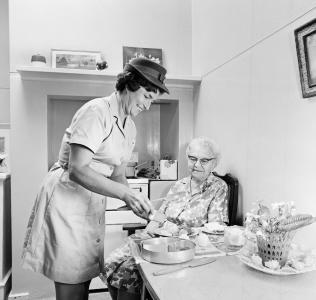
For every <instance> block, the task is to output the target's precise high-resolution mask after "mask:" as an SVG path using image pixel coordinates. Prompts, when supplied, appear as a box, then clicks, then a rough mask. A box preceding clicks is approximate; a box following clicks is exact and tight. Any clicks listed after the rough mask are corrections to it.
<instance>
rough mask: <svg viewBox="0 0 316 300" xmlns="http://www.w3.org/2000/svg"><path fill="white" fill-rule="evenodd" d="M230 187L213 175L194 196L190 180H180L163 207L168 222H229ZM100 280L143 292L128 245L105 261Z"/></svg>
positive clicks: (192, 224) (127, 289) (182, 223)
mask: <svg viewBox="0 0 316 300" xmlns="http://www.w3.org/2000/svg"><path fill="white" fill-rule="evenodd" d="M227 191H228V188H227V184H226V183H225V182H224V181H223V180H222V179H220V178H218V177H216V176H214V175H213V174H210V175H209V177H208V178H207V180H206V181H205V182H204V183H202V184H201V185H200V192H198V193H196V194H194V195H191V180H190V177H186V178H183V179H181V180H179V181H177V182H176V183H175V184H174V186H173V187H172V188H171V189H170V191H169V192H168V195H167V197H166V200H165V201H164V202H163V204H162V205H161V207H160V209H159V210H160V211H161V212H164V213H165V215H166V216H167V217H168V221H170V222H173V223H176V224H177V225H180V226H185V227H201V226H203V224H205V223H209V222H215V221H217V222H228V212H227ZM100 278H101V279H102V280H103V281H104V282H107V284H110V285H111V286H113V287H115V288H118V289H123V290H125V291H128V292H130V293H140V290H141V287H142V280H141V277H140V275H139V273H138V270H137V266H136V264H135V260H134V258H133V257H132V256H131V252H130V249H129V245H128V243H126V244H124V245H123V246H122V247H119V248H118V249H115V250H114V251H113V252H112V253H111V254H110V256H109V257H108V258H107V259H106V260H105V266H104V270H103V273H102V274H101V275H100Z"/></svg>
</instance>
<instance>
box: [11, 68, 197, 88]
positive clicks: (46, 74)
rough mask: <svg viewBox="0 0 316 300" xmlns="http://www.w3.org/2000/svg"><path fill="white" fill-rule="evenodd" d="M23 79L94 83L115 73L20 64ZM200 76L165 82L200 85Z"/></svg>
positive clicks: (111, 79)
mask: <svg viewBox="0 0 316 300" xmlns="http://www.w3.org/2000/svg"><path fill="white" fill-rule="evenodd" d="M17 72H18V73H20V75H21V77H22V79H24V80H63V81H74V80H75V81H90V82H94V83H104V82H115V80H116V76H117V73H119V72H117V73H110V72H108V71H107V70H105V71H94V70H78V69H62V68H59V69H56V68H49V67H32V66H20V67H18V68H17ZM200 83H201V77H200V76H181V75H176V76H174V75H167V77H166V84H167V85H168V86H170V87H177V86H183V87H185V86H187V87H192V88H193V87H195V86H198V85H200Z"/></svg>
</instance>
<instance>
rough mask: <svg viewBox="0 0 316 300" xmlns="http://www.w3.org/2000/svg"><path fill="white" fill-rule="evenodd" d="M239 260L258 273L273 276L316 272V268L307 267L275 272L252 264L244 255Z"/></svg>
mask: <svg viewBox="0 0 316 300" xmlns="http://www.w3.org/2000/svg"><path fill="white" fill-rule="evenodd" d="M238 257H239V260H240V261H241V262H243V263H244V264H245V265H247V266H249V267H250V268H253V269H256V270H258V271H261V272H264V273H267V274H271V275H296V274H302V273H307V272H311V271H315V270H316V267H306V268H304V269H302V270H296V269H294V268H291V267H290V266H285V267H283V268H282V269H279V270H273V269H269V268H267V267H264V266H262V265H257V264H255V263H253V262H252V260H251V259H250V258H249V257H247V256H244V255H238Z"/></svg>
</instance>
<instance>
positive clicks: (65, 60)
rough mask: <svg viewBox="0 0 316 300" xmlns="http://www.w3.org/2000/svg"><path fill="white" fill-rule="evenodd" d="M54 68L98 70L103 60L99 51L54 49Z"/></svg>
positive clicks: (52, 52) (52, 53) (52, 51)
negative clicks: (98, 64) (99, 63)
mask: <svg viewBox="0 0 316 300" xmlns="http://www.w3.org/2000/svg"><path fill="white" fill-rule="evenodd" d="M51 55H52V68H66V69H84V70H96V69H97V63H98V62H100V61H101V60H102V57H101V52H99V51H77V50H59V49H52V50H51Z"/></svg>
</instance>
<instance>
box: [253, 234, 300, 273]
mask: <svg viewBox="0 0 316 300" xmlns="http://www.w3.org/2000/svg"><path fill="white" fill-rule="evenodd" d="M294 233H295V232H294V231H289V232H279V233H269V234H266V235H265V236H257V244H258V255H259V256H260V257H261V258H262V263H265V262H266V261H269V260H276V261H278V262H279V264H280V266H281V267H283V266H284V265H285V264H286V261H287V257H288V254H289V249H290V246H291V241H292V239H293V237H294Z"/></svg>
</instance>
